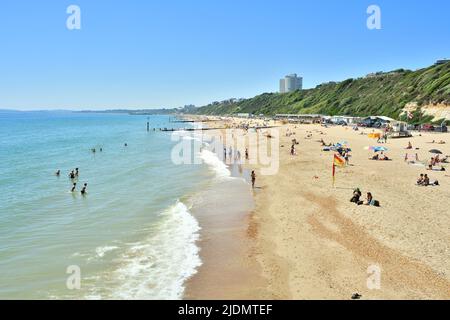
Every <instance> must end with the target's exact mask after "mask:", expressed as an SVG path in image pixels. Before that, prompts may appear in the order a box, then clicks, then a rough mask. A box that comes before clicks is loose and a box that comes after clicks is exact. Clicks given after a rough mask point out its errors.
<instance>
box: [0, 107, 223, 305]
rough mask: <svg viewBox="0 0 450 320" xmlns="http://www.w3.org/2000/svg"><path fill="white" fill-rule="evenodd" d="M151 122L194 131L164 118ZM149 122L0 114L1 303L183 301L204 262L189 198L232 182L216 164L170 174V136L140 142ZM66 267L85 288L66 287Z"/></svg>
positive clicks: (209, 158) (152, 135)
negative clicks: (72, 175) (222, 180)
mask: <svg viewBox="0 0 450 320" xmlns="http://www.w3.org/2000/svg"><path fill="white" fill-rule="evenodd" d="M149 121H150V127H151V128H160V127H182V126H189V124H175V123H169V116H150V117H149ZM146 122H147V116H133V115H124V114H95V113H72V112H63V111H61V112H0V274H1V275H2V276H1V278H0V299H11V298H23V299H179V298H182V296H183V290H184V283H185V281H186V279H187V278H189V277H190V276H191V275H192V274H194V273H195V272H196V269H197V267H198V266H199V265H200V264H201V263H202V262H201V260H200V258H199V254H198V253H199V248H198V247H197V240H198V237H199V229H200V226H199V224H198V222H197V220H196V219H195V218H194V217H193V216H192V214H191V213H190V206H191V204H190V201H189V199H190V197H191V196H193V195H195V194H198V193H199V192H201V190H202V189H205V188H208V186H209V185H210V184H211V183H212V181H213V179H215V178H217V177H218V176H227V175H229V172H227V171H226V167H225V166H224V164H223V163H221V162H220V161H219V160H218V158H215V157H214V155H213V154H206V155H204V159H205V160H206V163H204V164H200V165H175V164H173V163H172V161H171V150H172V147H173V146H174V144H175V143H176V142H174V141H172V140H171V134H170V133H166V132H160V131H153V130H150V132H147V130H146ZM125 143H126V144H127V146H125ZM92 148H95V149H96V152H95V153H93V152H92V151H91V149H92ZM100 148H102V152H100V150H99V149H100ZM75 168H79V172H80V174H79V178H78V179H77V183H78V186H77V191H76V192H75V193H71V192H70V189H71V186H72V182H71V180H70V179H69V177H68V174H69V172H70V171H71V170H73V169H75ZM57 170H61V175H60V176H59V177H57V176H56V175H55V172H56V171H57ZM84 183H88V188H87V191H88V193H87V195H86V196H83V195H81V193H80V189H81V187H82V184H84ZM71 266H75V267H78V268H79V271H80V275H81V282H80V284H81V288H80V289H73V288H72V289H69V287H68V286H67V281H68V278H69V277H70V276H71V275H73V274H71V273H68V271H70V272H73V270H74V269H73V268H72V269H71ZM68 268H69V269H68Z"/></svg>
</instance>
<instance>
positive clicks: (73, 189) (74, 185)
mask: <svg viewBox="0 0 450 320" xmlns="http://www.w3.org/2000/svg"><path fill="white" fill-rule="evenodd" d="M76 188H77V184H76V183H74V184H73V186H72V189H71V190H70V192H75V189H76Z"/></svg>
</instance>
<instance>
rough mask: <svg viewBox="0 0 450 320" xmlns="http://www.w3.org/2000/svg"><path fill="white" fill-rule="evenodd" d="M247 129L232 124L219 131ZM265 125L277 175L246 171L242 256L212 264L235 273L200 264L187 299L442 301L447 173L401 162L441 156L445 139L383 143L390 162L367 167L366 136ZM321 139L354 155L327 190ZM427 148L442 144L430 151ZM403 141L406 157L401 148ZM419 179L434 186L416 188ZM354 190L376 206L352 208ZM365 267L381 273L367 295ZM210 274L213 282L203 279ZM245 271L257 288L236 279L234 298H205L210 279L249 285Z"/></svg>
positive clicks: (449, 234) (449, 146)
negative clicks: (249, 175) (249, 191)
mask: <svg viewBox="0 0 450 320" xmlns="http://www.w3.org/2000/svg"><path fill="white" fill-rule="evenodd" d="M250 121H253V123H254V124H256V123H257V122H258V121H257V120H250ZM246 122H249V120H246V119H237V118H233V119H231V118H230V119H227V120H224V121H222V122H218V123H217V124H218V125H219V126H224V125H232V126H236V125H238V124H239V123H246ZM271 124H273V125H276V126H277V130H279V133H280V146H279V170H278V172H277V174H275V175H262V174H260V173H259V170H258V169H259V166H258V165H246V167H247V169H249V170H256V174H257V180H256V188H255V190H254V191H253V197H254V203H255V205H254V206H255V207H254V209H253V210H251V211H250V212H248V213H247V215H244V216H243V217H242V219H241V226H242V228H240V229H239V228H238V229H236V230H238V231H237V232H238V233H237V236H236V237H234V239H235V240H236V239H240V240H239V241H238V243H239V244H238V247H239V248H241V249H240V250H237V251H233V252H228V253H226V254H224V255H222V256H221V257H219V258H218V259H222V260H220V261H222V262H224V261H227V260H228V259H232V261H235V263H236V264H235V265H237V266H238V267H237V268H234V270H233V271H232V272H229V270H224V269H223V268H222V270H220V268H219V269H217V266H216V269H214V264H208V262H207V260H206V262H205V265H204V266H203V270H202V269H200V270H199V272H198V274H197V275H196V276H194V277H193V278H192V279H191V281H190V283H189V284H188V290H187V291H188V295H187V297H188V298H193V299H205V298H206V299H208V298H224V299H231V298H237V299H264V298H267V299H350V298H351V296H352V294H354V293H359V294H360V295H361V299H449V298H450V228H449V226H450V214H449V209H448V208H449V204H450V199H449V192H450V172H449V171H448V170H450V166H448V165H447V164H444V167H446V169H447V171H428V170H426V167H425V166H423V165H420V164H408V163H407V162H405V160H404V158H405V154H406V153H407V152H409V153H410V154H414V155H415V153H417V155H418V157H419V160H420V161H423V162H426V161H427V160H429V158H430V156H431V155H430V153H428V151H429V150H430V149H439V150H441V151H442V152H443V154H444V155H449V154H450V139H449V135H448V134H438V133H421V135H420V136H419V134H418V133H414V136H413V137H412V138H405V139H395V140H394V139H390V140H388V142H387V144H386V145H384V146H386V147H387V148H388V149H389V150H388V151H387V152H386V154H387V155H388V156H389V157H390V158H391V159H393V160H392V161H372V160H369V157H371V156H372V154H373V153H372V152H370V151H368V150H365V147H367V146H376V145H379V144H377V141H376V139H375V140H374V139H370V138H369V137H368V135H367V134H368V133H371V132H372V129H361V130H359V131H353V130H352V129H351V128H350V127H329V128H325V127H323V126H321V125H293V124H281V123H279V122H278V123H271ZM287 132H295V135H292V136H287V135H286V133H287ZM208 134H220V132H219V131H216V132H208ZM240 134H242V135H243V134H245V133H244V132H243V131H242V130H240V131H237V130H236V131H235V136H238V135H240ZM308 136H309V137H308ZM293 138H296V139H297V141H298V142H299V144H298V145H297V146H296V151H297V155H294V156H292V155H291V154H290V148H291V144H292V143H291V140H292V139H293ZM321 139H323V140H324V141H325V142H326V143H337V142H340V141H347V142H348V145H349V147H350V148H351V149H352V152H351V158H350V165H348V166H346V167H345V168H338V169H337V172H336V183H335V185H334V186H333V184H332V176H331V166H332V159H333V154H334V152H327V151H323V150H322V149H323V147H322V145H321V143H320V142H319V140H321ZM433 140H435V141H440V140H443V141H445V142H446V143H445V144H436V143H434V144H433V143H430V142H431V141H433ZM408 141H411V143H412V145H413V150H406V149H405V148H406V146H407V144H408ZM260 143H261V142H260ZM249 147H250V150H252V148H254V147H255V146H249ZM241 152H243V151H241ZM421 173H424V174H428V175H429V176H430V179H431V180H432V181H433V180H438V181H439V184H440V185H439V186H433V187H431V186H429V187H421V186H416V180H417V178H418V176H419V174H421ZM354 188H360V189H361V191H362V192H363V197H364V196H365V194H366V193H367V192H371V193H372V194H373V196H374V198H375V199H376V200H378V201H380V203H381V207H373V206H366V205H361V206H358V205H356V204H354V203H351V202H350V201H349V200H350V198H351V197H352V192H353V189H354ZM201 222H202V221H201V218H200V223H201ZM227 245H228V242H227V241H216V242H215V243H213V242H209V244H208V241H203V244H201V246H202V248H203V246H204V247H205V248H208V246H213V247H215V248H220V247H223V246H227ZM232 246H233V245H232ZM234 246H236V244H234ZM208 250H209V251H213V252H214V251H215V250H212V249H208ZM210 256H211V255H210ZM222 264H223V263H219V265H222ZM373 266H377V267H378V268H380V269H381V274H380V278H379V279H380V286H379V288H375V289H374V288H371V289H370V288H369V286H368V285H367V282H368V278H369V276H370V275H369V273H368V268H369V270H370V268H371V267H373ZM208 270H209V271H208ZM214 270H216V271H219V272H220V275H219V274H218V273H215V277H211V273H213V274H214ZM249 270H251V274H252V276H250V278H251V277H253V276H254V277H255V279H257V280H256V281H257V282H256V283H257V285H256V286H255V287H256V288H257V290H250V288H249V286H251V284H249V281H242V282H241V281H238V283H236V281H235V282H234V283H235V285H234V286H233V288H232V290H228V291H227V290H224V291H217V290H216V294H215V295H214V296H210V295H208V290H204V288H208V287H211V282H213V281H217V278H218V277H219V278H220V279H221V280H220V282H223V281H224V280H223V279H236V277H237V278H240V279H248V278H249V276H248V272H249ZM255 272H257V273H258V275H254V273H255ZM255 287H253V289H254V288H255Z"/></svg>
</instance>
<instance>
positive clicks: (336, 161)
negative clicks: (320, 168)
mask: <svg viewBox="0 0 450 320" xmlns="http://www.w3.org/2000/svg"><path fill="white" fill-rule="evenodd" d="M333 165H335V166H338V167H344V166H345V160H344V159H342V158H341V157H340V156H338V155H337V154H335V155H334V158H333Z"/></svg>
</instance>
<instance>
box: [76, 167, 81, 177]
mask: <svg viewBox="0 0 450 320" xmlns="http://www.w3.org/2000/svg"><path fill="white" fill-rule="evenodd" d="M79 174H80V172H79V171H78V168H75V177H78V176H79Z"/></svg>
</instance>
